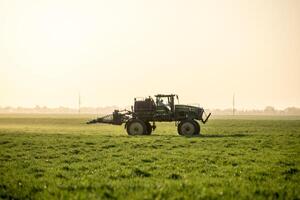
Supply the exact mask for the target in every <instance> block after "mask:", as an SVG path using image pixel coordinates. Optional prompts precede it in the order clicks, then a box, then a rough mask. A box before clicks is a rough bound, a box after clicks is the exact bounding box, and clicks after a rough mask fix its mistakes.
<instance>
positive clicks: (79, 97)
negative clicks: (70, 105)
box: [78, 92, 81, 114]
mask: <svg viewBox="0 0 300 200" xmlns="http://www.w3.org/2000/svg"><path fill="white" fill-rule="evenodd" d="M80 106H81V96H80V92H79V95H78V114H80Z"/></svg>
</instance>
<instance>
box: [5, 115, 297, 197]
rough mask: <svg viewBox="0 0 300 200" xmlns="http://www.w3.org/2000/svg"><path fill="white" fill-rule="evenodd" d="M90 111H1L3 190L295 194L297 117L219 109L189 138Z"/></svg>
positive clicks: (18, 193)
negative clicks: (133, 132)
mask: <svg viewBox="0 0 300 200" xmlns="http://www.w3.org/2000/svg"><path fill="white" fill-rule="evenodd" d="M88 119H90V117H89V116H81V117H77V116H72V115H71V116H62V115H59V116H53V115H0V198H2V199H202V198H204V199H217V198H225V199H266V198H267V199H300V118H299V117H274V118H273V117H259V118H256V117H237V118H231V119H228V118H226V117H221V118H217V119H212V120H210V121H209V122H208V123H207V124H206V125H204V126H202V133H203V135H202V136H200V137H192V138H187V137H181V136H178V134H177V132H176V127H175V126H174V123H159V124H158V128H157V130H156V131H155V132H154V134H153V135H151V136H136V137H133V136H131V137H129V136H127V135H126V132H125V130H124V128H123V126H110V125H86V124H85V122H86V121H87V120H88Z"/></svg>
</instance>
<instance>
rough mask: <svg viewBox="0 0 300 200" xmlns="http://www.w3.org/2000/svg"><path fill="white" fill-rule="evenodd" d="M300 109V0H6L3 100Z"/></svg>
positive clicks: (0, 37) (2, 1) (0, 61)
mask: <svg viewBox="0 0 300 200" xmlns="http://www.w3.org/2000/svg"><path fill="white" fill-rule="evenodd" d="M79 91H80V93H81V96H82V105H83V106H106V105H118V106H124V105H131V104H132V102H133V97H135V96H148V95H154V94H156V93H177V94H179V95H180V97H181V103H200V104H201V105H202V106H203V107H208V108H228V107H231V104H232V95H233V93H235V94H236V104H237V108H240V109H243V108H245V109H250V108H264V107H265V106H267V105H272V106H275V107H277V108H284V107H287V106H298V107H300V0H181V1H177V0H144V1H142V0H103V1H100V0H70V1H69V0H26V1H24V0H0V106H35V105H46V106H49V107H55V106H60V105H62V106H69V107H76V106H77V102H78V93H79Z"/></svg>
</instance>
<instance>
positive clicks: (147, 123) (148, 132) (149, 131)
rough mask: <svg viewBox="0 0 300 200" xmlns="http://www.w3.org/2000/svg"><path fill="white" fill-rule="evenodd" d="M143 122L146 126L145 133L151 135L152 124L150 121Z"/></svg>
mask: <svg viewBox="0 0 300 200" xmlns="http://www.w3.org/2000/svg"><path fill="white" fill-rule="evenodd" d="M145 124H146V127H147V133H146V135H151V133H152V126H151V124H150V122H146V123H145Z"/></svg>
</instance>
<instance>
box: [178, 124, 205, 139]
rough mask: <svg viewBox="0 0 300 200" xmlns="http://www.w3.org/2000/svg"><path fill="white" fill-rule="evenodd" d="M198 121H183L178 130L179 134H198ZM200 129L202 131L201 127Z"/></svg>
mask: <svg viewBox="0 0 300 200" xmlns="http://www.w3.org/2000/svg"><path fill="white" fill-rule="evenodd" d="M196 123H197V122H196ZM196 123H195V121H194V120H184V121H181V122H180V123H179V125H178V127H177V131H178V133H179V135H184V136H193V135H196V134H197V132H198V126H197V124H198V123H197V124H196ZM198 125H199V124H198ZM199 131H200V127H199Z"/></svg>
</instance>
